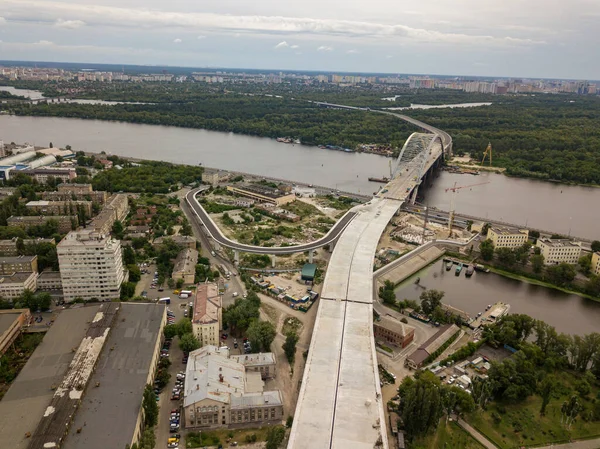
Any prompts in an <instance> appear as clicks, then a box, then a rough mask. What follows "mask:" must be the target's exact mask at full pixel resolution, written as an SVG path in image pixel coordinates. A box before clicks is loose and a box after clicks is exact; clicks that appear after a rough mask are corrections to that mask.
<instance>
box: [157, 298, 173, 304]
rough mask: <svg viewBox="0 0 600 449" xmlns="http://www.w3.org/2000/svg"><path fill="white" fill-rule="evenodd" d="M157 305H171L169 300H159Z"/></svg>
mask: <svg viewBox="0 0 600 449" xmlns="http://www.w3.org/2000/svg"><path fill="white" fill-rule="evenodd" d="M158 303H159V304H171V298H160V299H159V300H158Z"/></svg>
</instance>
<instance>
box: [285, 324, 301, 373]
mask: <svg viewBox="0 0 600 449" xmlns="http://www.w3.org/2000/svg"><path fill="white" fill-rule="evenodd" d="M296 343H298V334H296V332H294V331H292V332H289V333H288V334H287V335H286V337H285V343H284V344H283V351H284V352H285V357H286V358H287V360H288V362H289V363H290V365H291V366H294V358H295V356H296Z"/></svg>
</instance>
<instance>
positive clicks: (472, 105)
mask: <svg viewBox="0 0 600 449" xmlns="http://www.w3.org/2000/svg"><path fill="white" fill-rule="evenodd" d="M391 98H393V97H391ZM384 100H389V98H384ZM491 105H492V103H456V104H437V105H432V104H416V103H415V104H411V105H410V106H404V107H397V108H385V109H387V110H389V111H403V110H408V109H444V108H450V109H453V108H476V107H478V106H491Z"/></svg>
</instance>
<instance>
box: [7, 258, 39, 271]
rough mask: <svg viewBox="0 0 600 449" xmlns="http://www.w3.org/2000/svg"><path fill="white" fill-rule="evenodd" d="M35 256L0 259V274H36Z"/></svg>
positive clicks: (36, 263)
mask: <svg viewBox="0 0 600 449" xmlns="http://www.w3.org/2000/svg"><path fill="white" fill-rule="evenodd" d="M37 260H38V258H37V256H13V257H0V274H13V273H17V272H26V273H31V272H36V273H37V270H38V262H37Z"/></svg>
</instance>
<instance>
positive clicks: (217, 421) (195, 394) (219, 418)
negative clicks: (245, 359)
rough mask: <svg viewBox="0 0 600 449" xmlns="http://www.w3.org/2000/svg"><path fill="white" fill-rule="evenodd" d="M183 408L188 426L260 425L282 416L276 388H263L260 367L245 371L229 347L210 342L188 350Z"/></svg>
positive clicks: (281, 404) (272, 356)
mask: <svg viewBox="0 0 600 449" xmlns="http://www.w3.org/2000/svg"><path fill="white" fill-rule="evenodd" d="M270 356H271V357H270V358H268V360H271V359H273V360H274V358H275V356H274V355H273V354H270ZM183 408H184V414H185V420H184V422H185V425H186V427H187V428H192V429H194V428H217V427H242V426H253V427H260V426H262V425H267V424H275V423H279V422H281V420H282V419H283V402H282V396H281V393H280V392H279V390H272V391H264V381H263V380H262V377H261V373H260V370H258V371H255V370H253V371H249V370H248V369H246V367H245V366H244V365H243V364H242V363H239V362H238V361H237V360H236V359H235V358H233V357H230V355H229V350H227V349H226V348H219V347H217V346H213V345H208V346H204V347H202V348H200V349H197V350H196V351H192V352H191V353H190V356H189V359H188V363H187V367H186V376H185V387H184V399H183Z"/></svg>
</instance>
